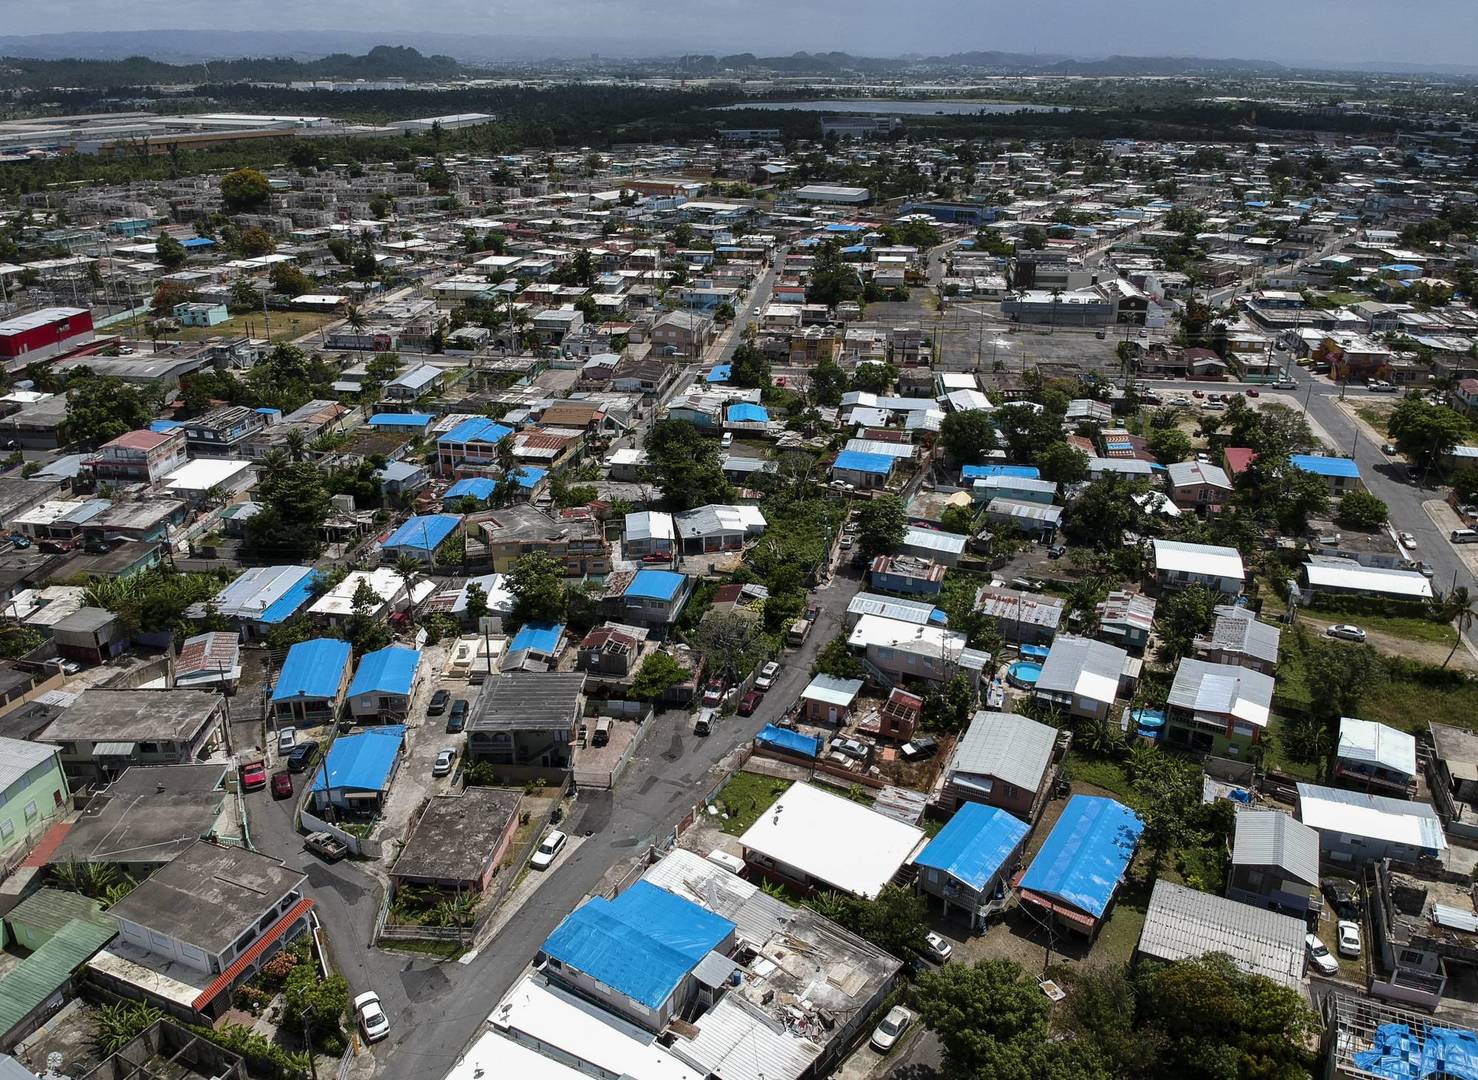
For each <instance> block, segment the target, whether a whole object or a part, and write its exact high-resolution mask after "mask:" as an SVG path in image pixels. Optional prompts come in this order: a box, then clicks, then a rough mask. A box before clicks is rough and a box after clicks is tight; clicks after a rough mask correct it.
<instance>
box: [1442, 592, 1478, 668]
mask: <svg viewBox="0 0 1478 1080" xmlns="http://www.w3.org/2000/svg"><path fill="white" fill-rule="evenodd" d="M1436 614H1437V618H1438V621H1440V622H1445V623H1450V622H1455V623H1457V638H1456V639H1455V640H1454V641H1453V643H1452V648H1451V649H1449V650H1448V653H1447V659H1446V660H1444V661H1442V666H1443V667H1444V668H1445V667H1447V665H1448V664H1450V663H1452V658H1453V656H1454V655H1455V654H1456V653H1457V647H1458V646H1459V645H1461V644H1462V643H1463V635H1464V634H1466V633H1467V632H1468V631H1469V630H1470V629H1471V628H1472V626H1473V620H1474V619H1478V609H1475V608H1474V605H1473V598H1472V597H1471V596H1470V595H1469V594H1468V587H1467V586H1466V585H1459V586H1458V587H1457V588H1455V589H1453V590H1452V592H1450V593H1448V594H1447V596H1446V597H1444V598H1443V600H1442V603H1441V605H1439V606H1438V608H1437V612H1436Z"/></svg>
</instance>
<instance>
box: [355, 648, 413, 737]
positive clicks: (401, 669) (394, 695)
mask: <svg viewBox="0 0 1478 1080" xmlns="http://www.w3.org/2000/svg"><path fill="white" fill-rule="evenodd" d="M420 669H421V650H420V649H411V648H407V647H406V646H404V645H391V646H389V647H387V648H384V649H376V650H375V651H374V652H370V653H365V654H364V655H363V656H361V657H360V658H359V667H358V668H356V669H355V671H354V678H353V679H352V680H351V681H350V683H349V690H348V692H347V693H348V697H349V711H350V712H351V713H352V714H353V715H354V719H355V720H357V721H358V722H359V723H361V724H363V723H371V722H378V723H383V722H384V721H387V720H397V719H398V720H403V719H405V717H406V715H407V714H409V713H410V711H411V696H412V695H413V694H414V693H415V692H416V680H417V677H418V676H419V674H420Z"/></svg>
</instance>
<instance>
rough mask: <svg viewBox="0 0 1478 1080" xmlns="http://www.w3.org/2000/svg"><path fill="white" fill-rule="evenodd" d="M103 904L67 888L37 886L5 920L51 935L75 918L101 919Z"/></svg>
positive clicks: (12, 909)
mask: <svg viewBox="0 0 1478 1080" xmlns="http://www.w3.org/2000/svg"><path fill="white" fill-rule="evenodd" d="M102 910H103V908H102V905H101V904H99V903H98V902H97V901H96V900H93V899H91V898H89V897H86V896H83V895H82V894H81V893H74V892H68V891H67V890H66V889H37V890H36V891H35V892H34V893H32V894H31V895H30V896H28V897H26V898H25V899H24V900H22V901H21V902H20V903H19V904H16V905H15V907H13V908H11V909H10V912H9V913H8V914H7V915H6V916H5V921H6V922H8V923H12V924H18V925H21V926H25V927H27V928H29V929H31V930H39V931H41V932H42V933H44V934H46V935H47V936H48V937H49V936H50V935H52V934H55V933H56V932H57V931H58V930H60V929H61V928H62V927H64V926H66V925H67V923H69V922H71V921H72V920H73V919H92V920H97V918H98V916H99V915H101V913H102Z"/></svg>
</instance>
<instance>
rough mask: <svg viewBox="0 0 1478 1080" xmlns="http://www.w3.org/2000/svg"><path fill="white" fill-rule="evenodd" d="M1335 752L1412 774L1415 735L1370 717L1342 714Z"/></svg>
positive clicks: (1414, 773)
mask: <svg viewBox="0 0 1478 1080" xmlns="http://www.w3.org/2000/svg"><path fill="white" fill-rule="evenodd" d="M1335 756H1336V757H1340V758H1343V759H1344V760H1346V761H1359V762H1364V763H1366V764H1369V765H1379V766H1380V767H1381V768H1383V769H1389V770H1391V771H1392V772H1398V773H1404V774H1405V775H1407V776H1415V775H1416V736H1414V735H1412V734H1410V733H1408V732H1405V731H1397V730H1396V729H1395V728H1391V727H1386V725H1385V724H1377V723H1376V722H1375V721H1373V720H1360V719H1357V718H1356V717H1353V716H1342V717H1340V720H1339V749H1338V750H1337V751H1336V752H1335Z"/></svg>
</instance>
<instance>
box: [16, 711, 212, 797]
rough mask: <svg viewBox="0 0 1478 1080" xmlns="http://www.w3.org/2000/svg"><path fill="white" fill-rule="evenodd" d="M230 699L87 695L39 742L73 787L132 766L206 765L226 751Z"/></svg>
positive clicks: (45, 731)
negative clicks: (56, 752) (54, 752)
mask: <svg viewBox="0 0 1478 1080" xmlns="http://www.w3.org/2000/svg"><path fill="white" fill-rule="evenodd" d="M225 700H226V699H225V698H223V697H221V696H220V695H219V694H210V693H204V692H202V691H199V690H105V689H99V688H93V689H91V690H85V691H83V692H82V694H80V695H79V696H78V698H77V700H76V701H75V702H73V703H72V704H71V705H70V706H68V707H67V708H66V709H65V710H64V711H63V712H62V713H61V714H60V715H59V716H57V717H56V718H55V719H54V720H52V721H51V723H49V724H47V725H46V727H45V728H44V729H42V731H41V732H40V734H39V735H38V736H37V738H38V739H39V741H41V742H47V743H51V744H53V745H55V746H57V747H59V748H60V749H61V761H62V768H63V769H64V770H65V771H66V774H67V779H68V780H69V781H70V782H71V783H72V785H73V786H74V787H76V786H77V785H78V784H82V783H89V782H94V783H95V782H101V783H107V782H109V781H111V780H114V779H116V778H117V777H118V776H119V774H121V773H122V772H123V770H124V769H126V768H129V767H130V766H132V765H183V764H187V763H189V762H192V761H203V760H204V759H205V758H207V757H209V756H210V755H211V754H212V753H214V752H215V751H216V750H217V749H219V748H221V747H222V746H223V745H224V738H225V736H224V732H223V730H222V728H223V725H222V721H223V720H224V718H225V711H226V707H225Z"/></svg>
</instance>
